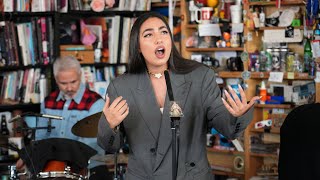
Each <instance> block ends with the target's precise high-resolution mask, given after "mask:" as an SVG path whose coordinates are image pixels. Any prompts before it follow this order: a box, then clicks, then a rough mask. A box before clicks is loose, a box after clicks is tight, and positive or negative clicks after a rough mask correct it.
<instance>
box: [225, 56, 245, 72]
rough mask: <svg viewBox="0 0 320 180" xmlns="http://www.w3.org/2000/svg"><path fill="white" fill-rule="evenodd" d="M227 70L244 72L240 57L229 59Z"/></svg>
mask: <svg viewBox="0 0 320 180" xmlns="http://www.w3.org/2000/svg"><path fill="white" fill-rule="evenodd" d="M227 68H228V70H230V71H243V63H242V60H241V58H240V57H231V58H229V59H227Z"/></svg>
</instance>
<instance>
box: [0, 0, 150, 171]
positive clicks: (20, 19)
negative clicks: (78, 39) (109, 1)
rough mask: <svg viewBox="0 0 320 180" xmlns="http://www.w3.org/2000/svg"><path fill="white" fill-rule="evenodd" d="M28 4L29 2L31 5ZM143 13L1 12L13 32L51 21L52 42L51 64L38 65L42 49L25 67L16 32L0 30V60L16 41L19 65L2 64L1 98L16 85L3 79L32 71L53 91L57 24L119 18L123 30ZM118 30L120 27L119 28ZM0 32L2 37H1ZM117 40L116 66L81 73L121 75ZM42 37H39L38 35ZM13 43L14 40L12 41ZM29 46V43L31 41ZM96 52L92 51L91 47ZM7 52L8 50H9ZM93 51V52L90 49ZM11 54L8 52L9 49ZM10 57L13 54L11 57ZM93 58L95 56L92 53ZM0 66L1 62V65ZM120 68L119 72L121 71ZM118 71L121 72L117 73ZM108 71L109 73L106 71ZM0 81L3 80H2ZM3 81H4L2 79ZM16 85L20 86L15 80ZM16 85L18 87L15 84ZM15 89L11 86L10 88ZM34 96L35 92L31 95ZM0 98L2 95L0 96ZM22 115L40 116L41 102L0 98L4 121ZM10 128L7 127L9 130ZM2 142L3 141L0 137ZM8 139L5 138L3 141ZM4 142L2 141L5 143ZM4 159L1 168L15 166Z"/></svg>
mask: <svg viewBox="0 0 320 180" xmlns="http://www.w3.org/2000/svg"><path fill="white" fill-rule="evenodd" d="M30 2H31V1H30ZM145 12H146V11H144V10H138V11H129V10H124V11H118V10H116V9H106V10H105V11H103V12H99V13H98V12H93V11H88V10H86V11H80V10H70V11H68V12H67V13H64V12H58V11H52V12H16V11H14V12H2V15H1V16H0V22H6V23H7V22H8V23H9V22H10V23H12V25H13V26H12V27H14V28H13V29H15V30H17V28H16V27H17V24H20V23H29V22H30V23H34V24H37V23H36V22H37V20H36V19H41V18H44V19H47V18H51V21H50V22H51V23H52V24H51V25H50V26H49V27H47V26H46V27H45V28H46V29H45V30H46V32H48V38H51V39H47V44H48V47H47V50H48V51H47V52H49V51H52V52H51V54H50V57H49V58H50V60H49V61H48V62H46V63H44V62H42V61H40V60H39V59H40V58H42V57H41V56H40V55H42V54H40V53H42V51H43V49H41V52H39V55H38V56H37V58H35V59H34V61H32V62H30V63H28V64H25V63H24V61H23V60H22V58H23V55H22V52H23V51H22V50H21V49H20V46H19V34H18V33H17V32H13V33H12V35H11V36H7V34H6V33H7V32H9V31H8V30H5V25H6V24H5V25H2V26H0V39H4V40H6V41H0V43H5V44H3V45H1V44H0V45H1V46H0V55H1V57H2V58H3V57H4V56H3V55H7V54H5V53H6V52H5V51H4V47H5V48H6V47H9V45H8V44H7V43H8V42H9V41H11V39H9V38H8V37H12V38H13V37H14V38H16V39H15V40H16V42H17V43H18V45H17V46H16V47H17V49H14V50H12V52H13V51H15V52H14V53H16V54H17V57H16V58H12V59H18V61H17V62H18V63H10V64H9V63H8V61H7V60H6V63H5V64H2V65H0V92H3V94H9V92H10V90H9V89H8V88H7V87H9V86H10V87H11V84H15V83H13V82H15V81H12V83H7V81H5V82H4V81H3V79H7V77H8V78H9V77H10V78H11V77H14V75H11V74H19V72H21V73H22V74H26V72H29V71H31V70H35V69H39V70H37V71H39V72H41V73H42V72H43V73H46V75H47V76H46V77H47V80H48V84H47V88H48V89H49V90H48V91H49V92H50V91H52V90H54V89H55V88H57V86H56V83H55V80H54V77H53V72H52V62H53V61H54V59H55V58H57V57H59V56H60V55H61V52H60V45H61V41H60V36H61V32H60V23H61V22H65V21H69V20H76V21H79V20H80V19H87V18H96V17H99V18H113V17H116V16H117V17H119V19H120V21H119V23H120V24H119V26H120V25H121V26H122V23H123V21H124V19H125V18H135V17H137V16H139V15H141V14H143V13H145ZM130 27H131V26H129V28H128V30H129V29H130ZM120 28H121V27H120ZM32 30H33V31H32V32H35V35H36V36H35V38H34V39H33V40H32V43H35V44H37V45H38V44H39V43H40V44H42V42H41V40H42V39H41V38H39V37H40V36H37V35H38V34H37V33H36V32H37V30H36V29H32ZM1 32H2V33H1ZM118 33H119V36H120V38H119V39H118V41H119V42H120V43H118V44H119V46H118V47H119V50H117V55H118V58H117V59H116V61H115V62H113V63H110V62H108V59H107V60H106V61H100V62H96V61H92V62H90V63H81V67H82V68H84V69H86V68H87V69H88V67H89V68H90V69H95V70H96V71H95V72H97V71H98V70H99V71H100V70H102V71H103V70H105V69H108V70H109V69H112V71H113V73H114V74H116V75H117V74H120V73H123V72H124V70H125V69H126V68H127V62H120V54H121V50H122V49H121V48H122V47H121V40H122V39H121V36H122V33H123V32H122V31H120V30H119V31H118ZM40 35H41V33H40ZM22 37H23V36H20V38H22ZM12 41H13V40H12ZM30 42H31V41H30ZM26 44H30V43H26ZM110 46H113V44H111V45H110ZM93 48H95V47H93ZM8 50H9V49H8ZM39 50H40V49H36V50H35V53H38V52H37V51H39ZM93 50H94V49H93ZM10 51H11V49H10ZM14 53H12V54H14ZM92 54H94V53H92ZM0 63H1V62H0ZM120 67H121V69H120ZM119 69H120V70H119ZM109 71H111V70H109ZM1 77H2V78H1ZM3 77H5V78H3ZM23 77H24V76H21V77H15V79H21V81H23ZM32 79H33V80H34V81H30V83H28V84H30V86H32V88H36V86H37V84H38V82H39V77H34V78H32ZM17 82H19V81H18V80H17ZM17 84H19V83H17ZM12 87H14V86H12ZM18 89H21V86H20V87H18ZM32 92H33V93H35V92H34V91H32ZM1 95H2V94H1ZM14 97H23V95H21V94H19V93H18V94H15V95H14ZM23 112H35V113H39V112H40V102H39V101H33V100H32V101H30V102H29V101H28V102H24V101H23V100H21V99H14V100H13V99H10V98H7V96H4V95H3V96H1V97H0V113H6V114H7V113H10V114H11V115H10V116H9V118H7V121H9V120H10V119H11V118H13V117H15V116H17V115H19V114H21V113H23ZM21 123H22V122H21V121H19V122H18V121H17V123H16V122H15V123H12V124H14V126H13V127H12V129H14V128H15V127H18V126H21V127H22V125H21ZM9 128H10V127H9ZM14 136H22V135H21V133H20V135H19V134H16V133H15V134H14ZM1 138H2V137H1ZM5 139H7V137H6V138H5ZM5 139H3V140H5ZM4 158H5V157H4V156H2V155H0V166H2V165H4V164H7V163H12V164H14V163H15V162H16V159H14V161H12V162H11V161H10V162H7V161H5V159H4ZM0 174H2V170H0Z"/></svg>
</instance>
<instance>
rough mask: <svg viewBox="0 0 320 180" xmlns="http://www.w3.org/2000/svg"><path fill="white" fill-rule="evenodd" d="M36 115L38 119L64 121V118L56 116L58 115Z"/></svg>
mask: <svg viewBox="0 0 320 180" xmlns="http://www.w3.org/2000/svg"><path fill="white" fill-rule="evenodd" d="M34 115H35V116H37V117H43V118H50V119H59V120H63V117H62V116H56V115H51V114H34Z"/></svg>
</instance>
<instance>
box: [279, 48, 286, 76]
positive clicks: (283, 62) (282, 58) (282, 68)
mask: <svg viewBox="0 0 320 180" xmlns="http://www.w3.org/2000/svg"><path fill="white" fill-rule="evenodd" d="M287 54H288V49H287V48H281V49H280V71H282V72H285V71H286V61H287Z"/></svg>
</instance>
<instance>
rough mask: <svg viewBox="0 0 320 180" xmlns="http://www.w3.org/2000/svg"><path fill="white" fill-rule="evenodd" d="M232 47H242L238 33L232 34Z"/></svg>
mask: <svg viewBox="0 0 320 180" xmlns="http://www.w3.org/2000/svg"><path fill="white" fill-rule="evenodd" d="M230 43H231V47H239V46H240V37H239V35H238V33H232V35H231V39H230Z"/></svg>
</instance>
